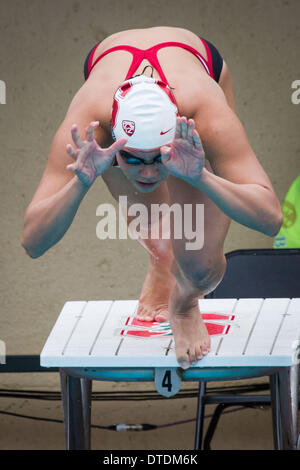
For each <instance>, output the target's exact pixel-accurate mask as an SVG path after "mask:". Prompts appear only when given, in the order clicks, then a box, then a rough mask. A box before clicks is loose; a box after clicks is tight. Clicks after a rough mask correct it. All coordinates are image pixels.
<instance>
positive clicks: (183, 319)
mask: <svg viewBox="0 0 300 470" xmlns="http://www.w3.org/2000/svg"><path fill="white" fill-rule="evenodd" d="M169 311H170V325H171V328H172V332H173V335H174V341H175V351H176V358H177V361H178V363H179V365H180V366H181V367H182V369H188V368H189V367H190V365H194V364H196V363H197V362H198V361H199V360H200V359H202V358H203V356H205V355H206V354H208V353H209V351H210V336H209V334H208V332H207V329H206V326H205V325H204V322H203V319H202V317H201V314H200V310H199V306H198V299H197V298H194V299H193V301H187V300H185V299H184V296H183V295H182V294H181V295H180V294H179V289H178V286H177V285H175V286H174V289H173V291H172V293H171V296H170V303H169Z"/></svg>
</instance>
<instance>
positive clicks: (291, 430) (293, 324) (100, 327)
mask: <svg viewBox="0 0 300 470" xmlns="http://www.w3.org/2000/svg"><path fill="white" fill-rule="evenodd" d="M137 307H138V301H137V300H119V301H110V300H109V301H72V302H67V303H66V304H65V305H64V307H63V309H62V311H61V313H60V315H59V317H58V319H57V321H56V323H55V325H54V327H53V329H52V331H51V333H50V335H49V337H48V339H47V341H46V343H45V346H44V348H43V350H42V353H41V356H40V360H41V366H44V367H59V368H60V370H61V380H62V398H63V406H64V420H65V429H66V440H67V448H76V449H78V448H89V446H90V438H89V433H90V430H89V428H90V424H89V423H90V396H91V382H92V380H108V381H125V382H126V381H154V383H155V386H156V389H157V391H158V393H160V394H162V395H164V396H166V397H170V396H172V395H174V394H176V393H178V392H179V390H180V386H181V383H182V381H198V382H201V381H203V382H208V381H218V380H234V379H242V378H249V377H258V376H264V375H269V376H271V375H272V374H275V375H274V377H277V379H278V380H277V382H276V383H277V385H278V387H277V388H278V390H277V395H276V396H277V398H278V403H279V402H280V403H281V406H279V405H278V403H277V405H276V406H275V405H274V406H275V408H276V409H277V411H278V412H279V411H280V410H281V411H280V413H281V416H280V419H281V421H282V426H281V431H280V432H281V442H282V443H283V444H282V445H283V447H284V448H294V447H295V446H296V444H297V443H296V436H297V407H296V405H295V403H298V401H297V400H298V398H297V392H298V368H299V367H298V365H299V362H300V298H297V299H288V298H279V299H278V298H277V299H199V307H200V311H201V314H202V317H203V320H204V322H205V324H206V327H207V329H208V332H209V334H210V336H211V352H210V353H209V354H208V355H207V356H205V357H204V358H203V359H202V360H201V361H199V362H198V363H197V364H196V365H194V366H191V367H190V368H189V369H187V370H182V369H181V368H180V367H179V365H178V363H177V360H176V354H175V346H174V338H173V335H172V331H171V328H170V325H169V323H168V322H165V323H157V322H142V321H139V320H137V319H136V318H135V313H136V310H137ZM279 383H280V384H281V385H280V386H279ZM76 404H77V405H76ZM78 404H79V405H78ZM78 406H79V408H80V410H81V411H80V413H79V411H78V410H79V408H78ZM273 412H274V410H273ZM78 413H79V414H78ZM275 414H276V410H275ZM284 414H285V415H286V416H283V415H284ZM276 419H278V416H277V418H276ZM284 436H286V437H284Z"/></svg>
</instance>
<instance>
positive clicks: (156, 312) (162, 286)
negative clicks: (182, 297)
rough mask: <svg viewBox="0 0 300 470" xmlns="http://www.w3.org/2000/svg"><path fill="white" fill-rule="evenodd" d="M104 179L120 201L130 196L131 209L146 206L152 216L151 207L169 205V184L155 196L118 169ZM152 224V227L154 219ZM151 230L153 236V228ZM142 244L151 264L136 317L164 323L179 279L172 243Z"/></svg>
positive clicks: (153, 241) (106, 174) (156, 191)
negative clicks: (134, 206)
mask: <svg viewBox="0 0 300 470" xmlns="http://www.w3.org/2000/svg"><path fill="white" fill-rule="evenodd" d="M102 178H103V180H104V181H105V183H106V185H107V187H108V189H109V191H110V192H111V194H112V196H113V197H114V198H115V200H116V201H119V196H127V202H128V206H130V205H132V204H136V203H142V204H144V205H145V206H146V207H147V208H148V213H149V214H150V213H151V210H150V209H151V204H161V203H163V202H168V189H167V184H166V182H163V183H162V184H161V185H160V186H159V187H158V188H157V189H156V190H155V191H153V192H151V193H141V192H139V191H137V190H136V189H135V188H134V187H133V185H132V184H131V183H130V182H129V181H128V179H127V178H126V177H125V175H124V174H123V173H122V171H121V170H120V169H118V168H110V169H109V170H107V171H106V172H105V173H104V174H103V175H102ZM132 219H133V217H127V223H130V221H131V220H132ZM149 224H150V225H151V220H150V219H149ZM148 228H149V230H148V232H149V234H150V235H151V227H147V229H148ZM160 233H161V232H160ZM138 242H139V243H140V244H141V245H142V246H143V247H144V248H145V249H146V250H147V252H148V254H149V259H150V264H149V269H148V272H147V274H146V278H145V280H144V283H143V286H142V289H141V294H140V299H139V305H138V310H137V314H136V316H137V318H139V319H140V320H144V321H153V320H155V321H159V322H163V321H166V320H168V317H169V314H168V302H169V296H170V292H171V290H172V288H173V287H174V285H175V279H174V277H173V276H172V274H171V267H172V263H173V260H174V255H173V248H172V243H171V241H170V239H165V240H163V239H158V240H155V239H154V240H151V237H148V238H145V239H139V240H138Z"/></svg>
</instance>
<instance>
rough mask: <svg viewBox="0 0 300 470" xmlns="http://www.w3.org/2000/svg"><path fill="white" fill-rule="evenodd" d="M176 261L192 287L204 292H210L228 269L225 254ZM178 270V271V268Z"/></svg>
mask: <svg viewBox="0 0 300 470" xmlns="http://www.w3.org/2000/svg"><path fill="white" fill-rule="evenodd" d="M176 261H177V263H178V266H179V267H180V271H181V273H182V274H183V275H184V277H185V279H186V280H187V281H188V283H189V284H190V285H191V287H192V288H193V289H194V290H197V291H199V292H201V293H203V294H208V293H209V292H211V291H212V290H214V289H215V288H216V287H217V285H218V284H219V283H220V282H221V280H222V279H223V276H224V273H225V270H226V258H225V256H224V255H221V256H219V257H218V258H216V257H213V256H205V255H204V256H203V257H202V258H201V259H197V257H194V258H193V259H192V257H191V258H189V259H187V258H185V259H182V260H180V259H179V260H178V259H177V260H176ZM176 272H177V273H178V270H177V271H176ZM176 272H175V274H176ZM175 277H176V275H175ZM177 280H178V279H177Z"/></svg>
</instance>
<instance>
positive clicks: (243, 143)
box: [192, 100, 282, 237]
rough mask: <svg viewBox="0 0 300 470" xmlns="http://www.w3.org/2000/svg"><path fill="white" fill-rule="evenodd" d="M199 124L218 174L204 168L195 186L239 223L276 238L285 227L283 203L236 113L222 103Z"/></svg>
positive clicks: (207, 152)
mask: <svg viewBox="0 0 300 470" xmlns="http://www.w3.org/2000/svg"><path fill="white" fill-rule="evenodd" d="M207 109H208V110H207ZM195 123H196V128H197V130H198V132H199V135H200V137H201V142H202V145H203V148H204V151H205V156H206V158H207V159H208V160H209V162H210V164H211V166H212V169H213V171H214V174H213V173H211V172H209V171H208V170H206V168H203V170H202V172H201V175H200V177H199V179H198V180H197V181H194V182H192V184H193V186H196V187H197V188H198V189H200V190H201V191H203V192H205V193H206V194H207V196H208V197H209V198H210V199H212V200H213V201H214V203H215V204H216V205H217V206H218V207H219V208H220V209H221V210H222V211H223V212H224V213H225V214H226V215H227V216H229V217H230V218H232V219H233V220H235V221H236V222H238V223H240V224H242V225H245V226H246V227H249V228H251V229H253V230H257V231H259V232H262V233H264V234H265V235H268V236H271V237H273V236H275V235H276V234H277V233H278V231H279V229H280V227H281V224H282V212H281V207H280V202H279V200H278V198H277V196H276V194H275V192H274V190H273V188H272V184H271V182H270V180H269V178H268V176H267V174H266V173H265V171H264V170H263V168H262V166H261V165H260V163H259V161H258V160H257V158H256V156H255V154H254V152H253V150H252V148H251V146H250V144H249V142H248V139H247V136H246V133H245V131H244V128H243V126H242V124H241V123H240V121H239V119H238V117H237V116H236V114H235V113H234V112H233V111H232V110H231V109H230V108H229V106H228V105H227V104H225V103H223V102H221V101H219V100H218V101H216V102H211V103H210V107H209V108H206V111H205V112H204V113H203V115H202V116H198V117H196V118H195Z"/></svg>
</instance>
